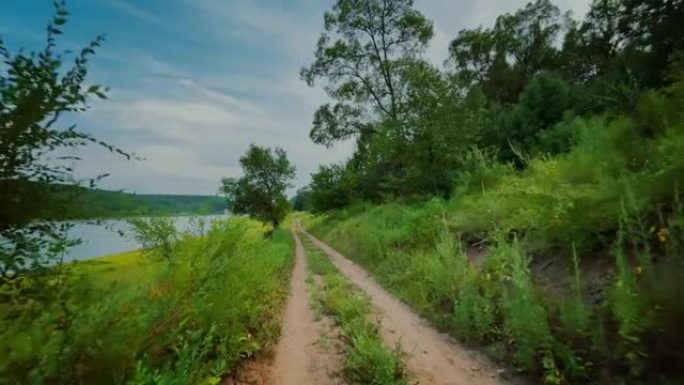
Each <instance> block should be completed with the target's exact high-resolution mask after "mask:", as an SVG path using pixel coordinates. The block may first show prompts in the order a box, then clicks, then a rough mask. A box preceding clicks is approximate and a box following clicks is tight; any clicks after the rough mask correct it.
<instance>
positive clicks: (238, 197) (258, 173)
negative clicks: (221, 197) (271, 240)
mask: <svg viewBox="0 0 684 385" xmlns="http://www.w3.org/2000/svg"><path fill="white" fill-rule="evenodd" d="M240 165H241V166H242V171H243V173H244V176H243V177H242V178H224V179H223V181H222V182H223V186H222V187H221V192H222V193H223V194H225V195H226V197H227V198H228V206H229V207H230V210H231V211H232V212H233V213H235V214H248V215H250V216H253V217H255V218H257V219H259V220H261V221H263V222H267V223H270V224H272V225H273V228H274V229H275V228H277V227H278V225H279V224H280V222H281V221H282V220H283V218H284V217H285V214H286V213H287V210H288V209H289V203H288V201H287V197H286V196H285V191H286V190H287V188H288V187H291V181H292V179H293V178H294V176H295V168H294V166H292V165H291V164H290V161H289V160H288V159H287V154H286V153H285V151H284V150H283V149H281V148H276V149H275V150H272V149H270V148H263V147H259V146H256V145H254V144H252V145H250V147H249V150H247V152H246V153H245V155H243V156H242V157H241V158H240Z"/></svg>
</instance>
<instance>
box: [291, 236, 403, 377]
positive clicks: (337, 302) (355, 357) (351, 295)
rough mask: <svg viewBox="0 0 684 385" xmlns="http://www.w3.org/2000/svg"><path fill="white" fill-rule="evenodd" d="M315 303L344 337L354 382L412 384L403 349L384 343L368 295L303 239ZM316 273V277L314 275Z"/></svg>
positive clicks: (348, 368) (349, 374) (347, 367)
mask: <svg viewBox="0 0 684 385" xmlns="http://www.w3.org/2000/svg"><path fill="white" fill-rule="evenodd" d="M303 242H304V245H305V248H306V253H307V257H308V266H309V274H310V277H309V278H310V279H309V280H308V281H309V284H310V286H311V289H312V292H313V302H314V307H315V309H316V311H317V312H320V313H323V314H324V315H327V316H330V317H331V318H332V319H333V320H334V321H335V323H336V324H337V325H338V326H339V327H340V328H341V330H342V335H343V337H344V339H345V342H346V343H345V345H346V349H345V352H344V355H345V359H344V369H345V374H346V376H347V378H348V380H349V382H350V383H352V384H377V385H398V384H409V380H408V378H407V373H406V372H405V368H404V365H403V363H402V353H401V352H400V351H399V349H398V347H397V349H395V350H392V349H390V348H389V347H387V346H385V345H384V344H383V340H382V337H381V336H380V331H379V328H378V322H379V320H378V319H377V317H376V316H375V315H374V310H373V308H372V307H371V304H370V302H369V301H368V299H367V298H366V296H365V295H364V294H363V293H362V292H361V291H360V290H359V289H358V288H356V287H354V286H353V285H352V284H351V283H349V281H348V280H347V279H345V278H344V277H343V276H342V275H341V274H340V273H339V272H338V271H337V269H335V267H334V266H333V265H332V263H331V262H330V261H329V260H328V259H327V257H325V256H324V255H323V254H322V253H321V251H320V250H318V248H316V247H315V246H314V245H313V244H312V243H311V241H310V240H309V239H308V238H305V239H303ZM314 277H316V278H314Z"/></svg>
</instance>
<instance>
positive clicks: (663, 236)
mask: <svg viewBox="0 0 684 385" xmlns="http://www.w3.org/2000/svg"><path fill="white" fill-rule="evenodd" d="M667 235H668V233H667V229H666V228H664V227H661V228H660V230H658V239H659V240H660V242H665V241H667Z"/></svg>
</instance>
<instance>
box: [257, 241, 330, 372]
mask: <svg viewBox="0 0 684 385" xmlns="http://www.w3.org/2000/svg"><path fill="white" fill-rule="evenodd" d="M292 236H293V238H294V240H295V247H296V250H295V266H294V270H293V273H292V280H291V282H290V294H289V298H288V300H287V304H286V306H285V313H284V316H283V326H282V329H281V337H280V341H279V342H278V346H277V348H276V353H275V362H274V365H273V371H272V373H271V377H270V381H269V382H268V384H276V385H303V384H320V385H326V384H334V385H336V384H339V379H338V378H337V376H336V375H335V373H331V372H333V371H334V370H335V369H334V368H335V367H336V365H338V364H337V363H336V360H337V358H336V357H335V356H334V355H332V354H329V353H328V352H327V351H326V350H325V349H324V346H323V345H322V344H320V343H319V336H321V335H322V334H323V332H324V327H323V326H324V325H322V324H321V323H317V322H316V321H315V318H314V313H313V311H312V310H311V307H310V304H311V293H310V292H309V291H308V290H307V287H306V255H305V252H304V247H303V246H302V242H301V240H300V239H299V237H298V236H297V234H296V233H295V232H294V230H293V231H292Z"/></svg>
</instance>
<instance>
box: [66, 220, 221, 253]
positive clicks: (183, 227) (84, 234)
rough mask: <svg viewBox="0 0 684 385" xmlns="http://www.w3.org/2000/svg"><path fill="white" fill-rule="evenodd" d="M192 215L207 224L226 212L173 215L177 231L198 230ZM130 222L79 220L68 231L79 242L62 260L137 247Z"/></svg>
mask: <svg viewBox="0 0 684 385" xmlns="http://www.w3.org/2000/svg"><path fill="white" fill-rule="evenodd" d="M191 218H202V219H204V220H206V222H207V228H208V226H209V224H210V223H211V222H212V221H215V220H219V219H227V218H228V215H207V216H202V217H188V216H176V217H173V221H174V223H175V224H176V228H178V230H180V231H193V230H194V231H195V232H196V231H197V230H198V229H197V227H196V226H195V225H194V224H193V220H192V219H191ZM130 229H131V227H130V225H129V224H128V222H126V221H125V220H119V219H108V220H103V221H99V222H97V223H92V222H78V223H76V224H75V225H74V227H73V228H72V229H71V230H70V231H69V235H70V236H71V237H73V238H80V239H81V240H82V243H81V244H80V245H78V246H75V247H73V248H71V249H70V250H69V251H68V252H67V254H66V255H65V257H64V261H65V262H68V261H79V260H84V259H91V258H96V257H101V256H104V255H109V254H118V253H123V252H126V251H131V250H136V249H139V248H140V245H139V244H138V243H137V242H135V241H134V240H133V239H132V237H131V232H130Z"/></svg>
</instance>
